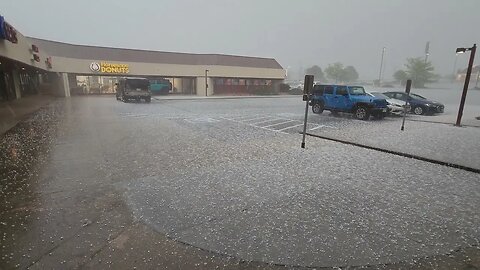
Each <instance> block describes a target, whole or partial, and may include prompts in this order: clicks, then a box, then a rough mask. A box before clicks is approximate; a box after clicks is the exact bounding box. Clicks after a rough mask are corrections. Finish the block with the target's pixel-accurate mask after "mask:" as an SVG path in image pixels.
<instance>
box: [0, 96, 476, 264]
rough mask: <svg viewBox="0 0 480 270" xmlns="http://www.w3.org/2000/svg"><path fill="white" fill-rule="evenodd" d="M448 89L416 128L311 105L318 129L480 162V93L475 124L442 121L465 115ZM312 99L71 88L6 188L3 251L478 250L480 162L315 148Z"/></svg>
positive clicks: (338, 146) (224, 260)
mask: <svg viewBox="0 0 480 270" xmlns="http://www.w3.org/2000/svg"><path fill="white" fill-rule="evenodd" d="M475 98H478V96H476V94H473V95H472V101H473V100H475ZM440 101H441V100H440ZM445 104H446V112H445V114H444V115H441V116H413V115H409V116H408V121H407V124H406V130H405V131H404V132H400V125H401V118H399V117H387V118H385V119H384V120H371V121H360V120H355V119H353V118H352V117H351V116H350V115H347V114H341V115H339V116H334V115H331V114H330V113H328V112H325V113H324V114H322V115H314V114H311V113H310V115H309V118H308V126H307V131H308V133H310V134H312V135H321V136H324V137H330V138H337V139H342V140H345V141H350V142H354V143H356V144H359V145H365V146H375V147H379V148H383V149H387V150H391V151H392V152H399V153H408V154H412V155H415V156H418V157H424V158H429V159H435V160H439V161H443V162H445V163H454V164H458V165H462V166H465V167H469V168H472V169H480V164H479V161H478V158H477V157H478V156H480V145H479V143H478V139H477V138H478V136H479V135H480V128H478V127H474V125H475V124H476V122H475V121H474V120H475V119H474V118H473V119H472V116H473V115H475V114H476V113H478V111H476V108H477V107H475V106H474V105H468V106H467V111H466V112H468V113H466V114H465V116H466V117H465V120H466V122H468V123H471V124H469V126H466V127H461V128H459V127H454V126H453V125H452V124H448V122H446V123H432V122H435V121H438V122H441V121H440V120H438V119H440V117H443V118H442V119H449V118H448V117H451V116H452V115H454V111H455V109H454V108H451V107H452V106H450V105H449V104H447V103H445ZM52 106H53V105H52ZM56 110H58V112H57V113H55V111H56ZM303 112H304V103H303V102H301V97H298V96H283V97H271V98H242V99H234V98H231V99H228V98H227V99H192V100H188V99H183V100H182V99H177V100H173V99H170V100H167V99H162V98H156V99H153V100H152V102H151V103H150V104H145V103H138V104H137V103H123V102H119V101H116V100H115V98H113V97H73V98H71V99H69V100H65V101H58V102H57V103H56V105H55V109H51V110H50V111H48V112H39V113H52V114H54V115H55V117H53V116H52V117H50V118H48V119H51V121H52V125H49V126H47V127H43V129H45V130H43V131H42V134H43V133H44V134H43V137H42V138H43V139H42V140H44V142H43V144H42V145H44V146H45V149H39V150H38V151H39V152H38V156H41V157H44V158H43V161H42V163H41V164H42V165H41V166H39V165H38V164H37V162H40V161H38V160H37V159H32V160H33V161H29V162H25V167H28V168H27V170H32V171H34V173H31V174H26V175H27V176H26V178H25V180H24V181H23V182H22V184H20V185H18V186H9V187H8V190H7V191H8V192H4V193H3V195H2V196H3V197H2V200H3V201H5V202H8V203H7V204H6V206H4V208H2V211H3V213H4V216H5V221H2V222H4V223H2V225H1V226H3V227H2V228H4V229H2V230H3V231H4V235H3V238H2V247H1V248H2V249H1V251H2V252H1V253H2V254H6V255H2V257H0V265H4V266H6V267H13V266H15V265H18V266H19V267H22V268H25V267H27V266H28V267H31V268H37V269H41V268H77V267H85V268H105V267H111V268H114V269H119V268H122V269H123V268H125V269H127V268H133V267H139V268H162V267H168V266H170V267H172V266H177V267H178V264H176V262H177V261H178V260H179V258H180V257H181V258H183V260H182V262H181V265H183V267H184V268H193V267H196V268H201V269H212V268H223V269H248V268H276V267H284V266H289V267H293V266H295V267H345V266H355V267H360V266H369V267H372V268H380V269H383V268H388V267H389V266H392V265H396V266H402V267H418V268H419V269H422V266H429V267H430V268H433V269H435V268H439V267H446V268H447V269H448V268H451V269H453V268H455V267H457V266H458V267H466V266H468V265H469V264H473V265H475V262H476V263H478V260H479V258H480V255H479V253H478V251H477V249H476V247H477V246H478V241H479V239H480V231H479V227H478V224H480V219H479V217H480V212H479V210H478V205H480V201H479V197H478V194H479V192H480V182H479V180H480V178H479V175H478V173H475V172H472V171H467V170H463V169H458V168H452V167H451V166H444V165H440V164H435V163H432V162H426V161H421V160H418V159H415V158H406V157H404V156H401V155H397V154H395V153H386V152H382V151H376V150H372V149H367V148H365V147H361V146H355V145H348V144H344V143H338V142H333V141H331V140H325V139H320V138H317V137H313V136H308V137H307V148H306V149H301V148H300V143H301V134H300V132H301V131H302V128H303ZM479 115H480V114H479ZM437 117H438V118H437ZM431 119H435V121H431ZM31 123H35V120H32V121H31ZM53 123H55V124H53ZM40 126H41V125H40ZM38 132H40V131H38ZM7 139H9V140H17V141H19V142H23V141H22V140H26V141H28V140H32V139H31V137H29V138H23V137H22V136H16V137H9V136H6V137H5V138H4V142H3V145H4V147H7V145H11V144H8V142H7V141H6V140H7ZM19 145H21V144H19ZM452 145H455V147H452ZM18 152H19V153H20V151H18ZM8 153H10V152H8ZM20 158H22V156H21V155H20ZM15 164H16V163H15ZM7 165H8V164H6V165H5V166H7ZM27 165H28V166H27ZM8 166H10V165H8ZM12 166H13V165H12ZM34 167H35V168H36V169H35V170H34V169H33V168H34ZM9 177H10V176H9ZM12 177H13V176H12ZM9 179H10V178H9ZM7 180H8V179H7ZM74 206H75V207H74ZM12 225H13V226H12ZM6 228H8V229H6ZM466 254H468V256H470V258H471V260H470V261H468V260H465V256H467V255H466ZM138 258H142V259H140V260H139V259H138ZM475 260H476V261H475ZM452 265H453V266H454V267H448V266H452Z"/></svg>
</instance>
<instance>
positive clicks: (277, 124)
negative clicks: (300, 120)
mask: <svg viewBox="0 0 480 270" xmlns="http://www.w3.org/2000/svg"><path fill="white" fill-rule="evenodd" d="M295 121H297V120H288V121H285V122H280V123H276V124H273V125H268V126H262V127H264V128H268V127H273V126H279V125H283V124H286V123H290V122H295Z"/></svg>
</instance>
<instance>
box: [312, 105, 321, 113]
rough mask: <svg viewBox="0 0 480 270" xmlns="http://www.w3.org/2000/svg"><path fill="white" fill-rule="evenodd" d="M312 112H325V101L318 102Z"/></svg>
mask: <svg viewBox="0 0 480 270" xmlns="http://www.w3.org/2000/svg"><path fill="white" fill-rule="evenodd" d="M312 112H313V113H316V114H321V113H322V112H323V103H320V102H316V103H314V104H313V106H312Z"/></svg>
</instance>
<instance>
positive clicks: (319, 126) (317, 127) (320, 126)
mask: <svg viewBox="0 0 480 270" xmlns="http://www.w3.org/2000/svg"><path fill="white" fill-rule="evenodd" d="M322 127H326V126H325V125H318V126H316V127H314V128H311V129H309V130H316V129H319V128H322Z"/></svg>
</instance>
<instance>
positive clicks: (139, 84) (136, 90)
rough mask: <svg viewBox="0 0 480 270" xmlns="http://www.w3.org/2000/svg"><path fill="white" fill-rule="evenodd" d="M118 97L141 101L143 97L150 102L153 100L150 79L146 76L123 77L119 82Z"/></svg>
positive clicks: (125, 100) (124, 99)
mask: <svg viewBox="0 0 480 270" xmlns="http://www.w3.org/2000/svg"><path fill="white" fill-rule="evenodd" d="M116 97H117V100H122V101H123V102H128V101H129V100H135V101H137V102H139V101H140V100H141V99H143V100H145V102H147V103H149V102H150V101H151V100H152V95H151V93H150V81H149V80H148V79H146V78H134V77H130V78H121V79H120V80H119V81H118V83H117V91H116Z"/></svg>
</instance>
